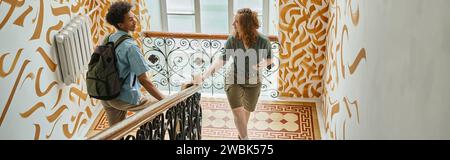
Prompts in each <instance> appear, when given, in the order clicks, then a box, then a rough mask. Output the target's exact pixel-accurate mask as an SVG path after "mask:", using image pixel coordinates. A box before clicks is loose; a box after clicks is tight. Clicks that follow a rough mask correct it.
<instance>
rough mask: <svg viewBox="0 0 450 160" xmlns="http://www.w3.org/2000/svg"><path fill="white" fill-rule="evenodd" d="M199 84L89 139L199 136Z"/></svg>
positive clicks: (194, 138) (185, 138)
mask: <svg viewBox="0 0 450 160" xmlns="http://www.w3.org/2000/svg"><path fill="white" fill-rule="evenodd" d="M200 88H201V87H200V86H198V85H194V86H192V87H189V88H187V89H185V90H183V91H181V92H178V93H177V94H174V95H172V96H169V97H167V98H165V99H163V100H161V101H159V102H157V103H155V104H152V105H150V106H148V107H147V108H145V109H144V110H142V111H140V112H137V113H136V114H135V115H133V116H131V117H129V118H127V119H125V120H123V121H121V122H119V123H117V124H115V125H113V126H111V127H109V128H108V129H105V130H103V131H102V132H100V133H98V134H96V135H95V136H93V137H91V138H89V139H90V140H114V139H125V140H164V139H166V137H168V139H170V140H200V139H201V127H202V126H201V122H202V109H201V106H200V97H201V95H200V93H198V91H199V90H200ZM166 133H168V136H166Z"/></svg>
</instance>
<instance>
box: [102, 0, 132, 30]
mask: <svg viewBox="0 0 450 160" xmlns="http://www.w3.org/2000/svg"><path fill="white" fill-rule="evenodd" d="M131 7H132V6H131V4H130V3H128V2H124V1H119V2H115V3H113V4H112V5H111V7H109V10H108V14H106V21H108V23H109V24H111V25H113V26H114V27H116V28H117V29H119V26H118V25H117V24H119V23H122V22H123V21H124V17H125V15H126V14H127V13H128V12H130V10H131Z"/></svg>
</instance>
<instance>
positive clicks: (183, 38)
mask: <svg viewBox="0 0 450 160" xmlns="http://www.w3.org/2000/svg"><path fill="white" fill-rule="evenodd" d="M227 38H228V35H208V34H184V33H164V32H144V38H143V47H144V55H145V58H146V59H148V60H149V62H150V63H149V64H150V67H151V68H152V74H153V83H154V84H155V85H156V86H157V87H158V88H159V89H161V90H165V91H168V92H169V94H172V93H176V92H177V91H179V90H180V86H181V84H182V83H184V82H186V81H189V80H190V79H191V78H192V75H194V74H198V73H202V72H204V71H205V70H206V69H208V67H209V66H210V65H211V64H212V63H213V61H214V60H215V58H218V57H220V56H221V55H222V54H223V53H224V52H225V49H224V44H225V41H226V39H227ZM269 39H270V40H271V44H272V46H271V47H272V48H271V49H272V53H273V55H274V57H273V61H274V67H271V68H267V69H264V70H263V71H262V77H263V78H262V89H261V96H268V97H272V98H276V97H278V96H279V93H278V90H277V80H276V75H277V74H278V68H279V64H280V60H279V56H278V55H279V49H280V48H279V43H278V40H277V37H275V36H269ZM228 65H229V64H228ZM224 72H225V70H224V69H221V70H219V71H218V72H217V73H215V74H213V75H212V76H211V77H210V78H209V79H207V80H206V81H205V82H204V83H203V86H202V93H203V95H208V94H209V95H215V94H218V93H219V94H220V93H225V92H224V90H223V88H224V86H225V73H224Z"/></svg>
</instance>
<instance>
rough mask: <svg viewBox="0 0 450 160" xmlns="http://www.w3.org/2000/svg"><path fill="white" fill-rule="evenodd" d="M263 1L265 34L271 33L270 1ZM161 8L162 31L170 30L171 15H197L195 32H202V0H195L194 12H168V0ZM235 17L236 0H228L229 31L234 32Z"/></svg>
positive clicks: (163, 2) (161, 3)
mask: <svg viewBox="0 0 450 160" xmlns="http://www.w3.org/2000/svg"><path fill="white" fill-rule="evenodd" d="M262 1H263V10H262V26H261V27H262V31H263V34H267V35H268V34H269V31H270V30H269V25H270V20H269V18H270V2H269V0H262ZM160 10H161V23H162V25H161V27H162V31H164V32H168V31H169V21H168V16H169V15H193V16H194V17H195V24H194V25H195V33H202V25H201V17H200V16H201V13H200V0H194V13H168V12H167V3H166V0H160ZM233 18H234V0H228V24H229V26H228V33H232V32H233V26H232V23H233Z"/></svg>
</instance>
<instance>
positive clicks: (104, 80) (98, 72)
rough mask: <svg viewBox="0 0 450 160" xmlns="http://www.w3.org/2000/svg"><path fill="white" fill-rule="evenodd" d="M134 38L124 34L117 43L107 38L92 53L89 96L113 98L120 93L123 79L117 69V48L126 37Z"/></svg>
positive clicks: (100, 98)
mask: <svg viewBox="0 0 450 160" xmlns="http://www.w3.org/2000/svg"><path fill="white" fill-rule="evenodd" d="M129 38H132V37H131V36H129V35H123V36H122V37H120V38H119V40H117V41H116V42H115V43H113V42H108V39H109V36H108V37H106V38H105V41H104V42H103V45H100V46H98V47H97V48H96V49H95V51H94V53H93V54H92V55H91V60H90V61H89V65H88V71H87V73H86V86H87V91H88V94H89V96H91V97H92V98H95V99H99V100H112V99H114V98H116V97H118V96H119V95H120V89H121V88H122V84H123V81H124V80H125V79H127V78H128V76H127V77H125V79H123V80H122V79H121V78H120V77H119V70H118V69H117V66H116V65H117V58H116V54H115V53H116V52H115V50H116V48H117V46H119V44H120V43H122V42H123V41H125V40H126V39H129Z"/></svg>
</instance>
